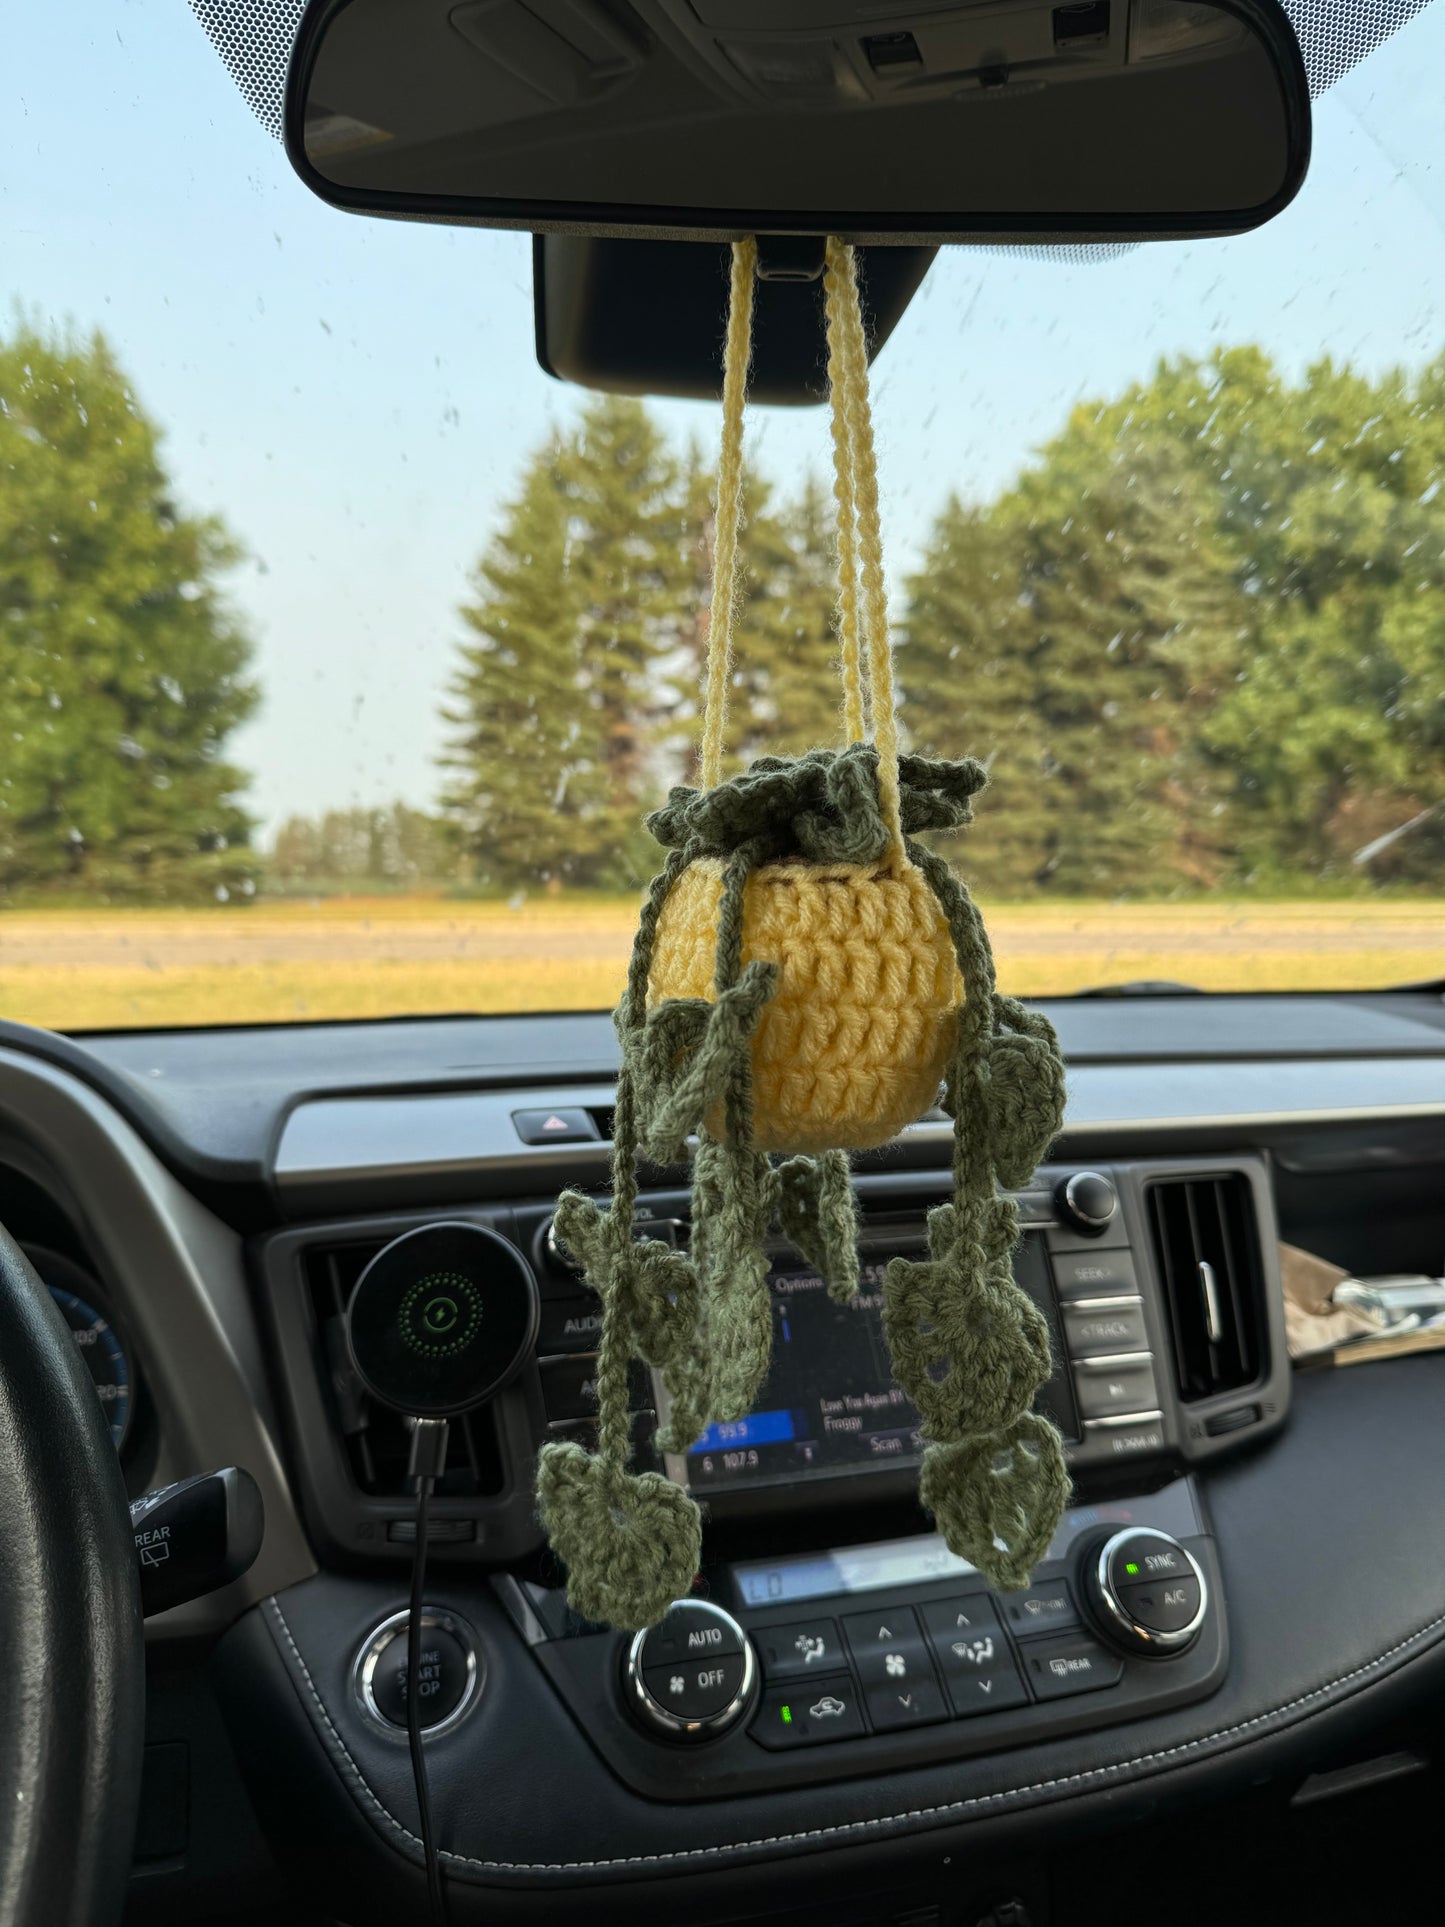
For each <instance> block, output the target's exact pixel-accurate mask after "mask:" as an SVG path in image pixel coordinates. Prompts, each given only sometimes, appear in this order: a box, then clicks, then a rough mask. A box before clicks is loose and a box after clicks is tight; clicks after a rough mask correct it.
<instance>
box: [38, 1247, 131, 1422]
mask: <svg viewBox="0 0 1445 1927" xmlns="http://www.w3.org/2000/svg"><path fill="white" fill-rule="evenodd" d="M25 1255H26V1257H27V1258H28V1259H29V1260H30V1262H31V1264H32V1265H34V1267H35V1269H36V1271H38V1272H39V1274H40V1276H41V1278H42V1279H43V1280H44V1282H45V1285H46V1287H47V1289H48V1290H49V1292H50V1296H51V1297H52V1298H53V1299H54V1300H55V1303H56V1305H57V1307H58V1308H59V1311H60V1315H61V1317H62V1318H64V1320H65V1322H66V1324H67V1325H69V1327H70V1335H71V1337H72V1338H73V1339H74V1340H75V1348H76V1350H77V1351H78V1352H79V1353H80V1356H81V1359H82V1360H83V1361H84V1364H85V1369H86V1370H87V1371H88V1372H89V1373H90V1381H91V1383H92V1385H94V1387H95V1395H96V1397H97V1398H98V1399H99V1400H100V1409H101V1411H102V1412H103V1413H104V1414H105V1422H106V1424H107V1425H108V1426H109V1427H110V1436H111V1441H112V1443H113V1444H114V1446H115V1449H116V1451H117V1452H119V1451H121V1450H122V1449H123V1447H124V1445H125V1441H126V1435H127V1433H128V1432H129V1430H130V1421H131V1414H132V1410H133V1407H134V1403H135V1396H134V1394H135V1374H134V1372H133V1371H132V1369H131V1362H130V1357H129V1355H128V1353H127V1351H126V1347H125V1341H124V1339H123V1338H122V1337H121V1335H120V1333H119V1332H118V1331H117V1330H116V1328H115V1325H114V1323H113V1322H112V1320H111V1318H110V1317H109V1315H108V1314H107V1313H106V1312H105V1311H103V1310H102V1309H101V1306H100V1302H99V1301H100V1289H99V1286H98V1285H97V1284H96V1281H95V1279H94V1278H93V1277H92V1276H91V1275H90V1273H89V1272H88V1271H86V1270H84V1269H83V1268H82V1267H81V1266H80V1265H78V1264H76V1263H75V1261H74V1259H72V1258H67V1257H65V1256H63V1254H62V1253H60V1252H58V1251H47V1250H45V1249H43V1248H42V1247H40V1246H37V1245H32V1246H27V1247H26V1251H25Z"/></svg>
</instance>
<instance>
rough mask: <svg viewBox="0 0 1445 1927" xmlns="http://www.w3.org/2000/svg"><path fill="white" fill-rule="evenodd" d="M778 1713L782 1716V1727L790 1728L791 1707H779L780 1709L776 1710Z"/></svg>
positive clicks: (791, 1719) (791, 1720)
mask: <svg viewBox="0 0 1445 1927" xmlns="http://www.w3.org/2000/svg"><path fill="white" fill-rule="evenodd" d="M778 1711H779V1712H780V1713H781V1714H782V1716H783V1725H784V1726H791V1725H792V1724H793V1709H792V1707H791V1706H780V1707H779V1708H778Z"/></svg>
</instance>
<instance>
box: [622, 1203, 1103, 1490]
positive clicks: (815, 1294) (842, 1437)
mask: <svg viewBox="0 0 1445 1927" xmlns="http://www.w3.org/2000/svg"><path fill="white" fill-rule="evenodd" d="M887 1262H888V1260H887V1258H886V1257H881V1258H876V1259H875V1258H874V1257H873V1255H872V1253H870V1254H869V1256H868V1258H867V1259H866V1260H865V1262H864V1264H863V1266H862V1270H861V1281H860V1288H859V1290H858V1293H857V1295H856V1296H855V1297H854V1298H853V1299H852V1300H851V1301H850V1302H849V1303H848V1304H846V1305H835V1304H834V1303H833V1301H832V1300H831V1299H830V1298H829V1296H828V1294H827V1291H826V1289H825V1288H824V1285H823V1281H822V1279H821V1278H820V1277H819V1276H818V1274H817V1273H816V1272H815V1271H810V1270H808V1269H807V1268H806V1267H805V1266H801V1265H798V1264H795V1263H794V1264H790V1263H788V1262H787V1261H786V1260H779V1261H778V1262H777V1263H776V1264H775V1265H774V1268H773V1271H772V1274H771V1276H770V1278H769V1286H770V1289H771V1292H772V1299H773V1363H772V1368H771V1370H770V1371H769V1373H768V1378H767V1382H766V1384H765V1385H764V1387H763V1391H762V1395H761V1397H760V1398H759V1400H758V1405H757V1409H756V1410H755V1411H753V1412H751V1413H749V1415H748V1416H747V1417H746V1418H741V1419H735V1420H733V1421H732V1422H731V1423H729V1424H725V1425H710V1426H709V1427H708V1429H707V1431H706V1432H704V1434H703V1436H702V1437H701V1438H700V1439H699V1440H698V1442H697V1444H696V1445H695V1446H694V1447H693V1449H692V1451H691V1452H689V1453H688V1454H687V1455H686V1457H685V1458H684V1457H682V1456H680V1455H671V1456H669V1458H668V1461H667V1469H668V1472H669V1473H670V1475H671V1476H672V1477H673V1478H674V1479H677V1480H679V1482H682V1483H686V1484H688V1485H690V1486H691V1487H692V1488H693V1489H694V1490H695V1491H709V1492H716V1491H720V1490H732V1489H736V1488H741V1487H748V1486H757V1485H768V1484H774V1485H776V1484H791V1483H792V1482H794V1481H795V1480H798V1479H806V1478H811V1477H818V1476H831V1475H835V1474H838V1473H849V1472H863V1471H872V1470H877V1469H878V1468H879V1467H881V1466H908V1465H916V1464H917V1462H918V1461H919V1459H920V1458H921V1457H922V1455H923V1447H924V1440H923V1439H922V1437H921V1436H920V1434H919V1429H918V1426H919V1420H918V1412H917V1409H916V1408H915V1407H914V1406H913V1404H912V1403H911V1402H910V1401H909V1400H908V1399H907V1398H905V1397H904V1395H903V1393H902V1392H901V1391H900V1390H899V1389H898V1387H897V1386H896V1385H895V1384H894V1383H893V1378H892V1373H891V1371H890V1368H889V1363H888V1347H887V1345H886V1344H885V1343H884V1339H883V1274H884V1271H885V1269H886V1267H887ZM1014 1276H1015V1277H1016V1278H1017V1279H1018V1281H1019V1283H1020V1284H1021V1285H1022V1286H1023V1288H1024V1290H1025V1291H1026V1292H1027V1293H1028V1294H1029V1296H1030V1297H1031V1298H1032V1299H1033V1300H1034V1302H1035V1304H1037V1305H1038V1306H1039V1308H1040V1310H1041V1311H1042V1312H1043V1314H1044V1316H1045V1318H1046V1319H1047V1321H1048V1325H1049V1338H1050V1343H1051V1345H1052V1348H1053V1354H1054V1357H1055V1359H1056V1360H1057V1359H1058V1358H1060V1357H1061V1356H1062V1352H1061V1348H1060V1344H1059V1333H1058V1314H1057V1311H1056V1309H1055V1306H1054V1294H1053V1286H1052V1282H1051V1280H1050V1277H1049V1269H1048V1258H1047V1256H1046V1254H1045V1252H1044V1249H1043V1240H1042V1239H1041V1238H1040V1237H1038V1236H1037V1235H1032V1236H1030V1235H1025V1237H1024V1239H1023V1241H1022V1242H1021V1244H1020V1245H1019V1248H1018V1250H1017V1251H1016V1253H1015V1254H1014ZM659 1391H660V1387H659ZM1038 1409H1039V1410H1040V1411H1043V1412H1046V1413H1047V1414H1048V1415H1049V1417H1050V1418H1052V1419H1053V1420H1054V1421H1055V1423H1056V1424H1057V1425H1058V1427H1059V1429H1060V1430H1061V1431H1062V1433H1063V1434H1064V1436H1065V1438H1073V1437H1075V1436H1076V1424H1075V1415H1074V1404H1073V1398H1072V1396H1071V1393H1070V1389H1069V1382H1068V1379H1067V1376H1065V1375H1063V1374H1061V1373H1057V1372H1056V1374H1055V1376H1054V1378H1053V1379H1051V1380H1050V1382H1049V1383H1048V1384H1047V1385H1046V1386H1045V1387H1044V1389H1043V1391H1042V1393H1041V1394H1040V1396H1039V1399H1038Z"/></svg>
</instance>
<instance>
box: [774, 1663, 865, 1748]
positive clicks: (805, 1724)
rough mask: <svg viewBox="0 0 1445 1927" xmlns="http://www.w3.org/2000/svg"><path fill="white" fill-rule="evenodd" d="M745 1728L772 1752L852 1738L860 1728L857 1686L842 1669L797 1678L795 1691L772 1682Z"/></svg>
mask: <svg viewBox="0 0 1445 1927" xmlns="http://www.w3.org/2000/svg"><path fill="white" fill-rule="evenodd" d="M748 1731H749V1732H750V1733H751V1734H752V1736H753V1738H754V1739H755V1740H757V1741H759V1742H760V1743H761V1744H762V1745H763V1746H766V1747H769V1748H770V1749H772V1751H774V1752H781V1751H782V1750H783V1749H784V1748H785V1747H790V1746H817V1745H819V1744H821V1743H822V1742H823V1741H825V1740H856V1739H857V1738H858V1737H859V1736H860V1735H861V1734H862V1732H863V1712H862V1708H861V1707H860V1706H859V1704H858V1692H857V1688H856V1687H855V1686H854V1684H853V1682H852V1680H851V1679H850V1678H849V1676H848V1675H847V1674H846V1673H839V1674H837V1675H835V1676H834V1677H833V1678H832V1679H809V1680H799V1681H798V1683H797V1690H796V1691H795V1692H789V1691H788V1689H787V1687H785V1686H775V1687H773V1689H772V1690H771V1691H770V1692H768V1693H765V1694H764V1695H763V1703H762V1706H761V1707H760V1708H759V1711H758V1717H757V1718H756V1719H755V1720H754V1721H753V1723H752V1725H751V1726H750V1727H749V1728H748Z"/></svg>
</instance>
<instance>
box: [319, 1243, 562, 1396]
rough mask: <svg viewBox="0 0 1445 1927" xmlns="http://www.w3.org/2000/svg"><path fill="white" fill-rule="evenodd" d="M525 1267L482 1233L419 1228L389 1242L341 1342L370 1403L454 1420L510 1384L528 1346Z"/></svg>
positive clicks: (362, 1284)
mask: <svg viewBox="0 0 1445 1927" xmlns="http://www.w3.org/2000/svg"><path fill="white" fill-rule="evenodd" d="M538 1309H539V1308H538V1299H537V1284H536V1280H535V1279H534V1278H533V1276H532V1273H531V1270H530V1268H529V1267H528V1264H527V1261H526V1260H525V1259H524V1258H523V1256H522V1254H521V1253H520V1252H519V1251H518V1250H517V1248H516V1246H515V1245H513V1244H509V1243H508V1241H507V1240H506V1239H505V1238H502V1237H499V1236H498V1235H497V1233H496V1232H495V1231H489V1230H487V1229H486V1227H485V1226H483V1225H478V1224H465V1223H460V1222H458V1223H443V1224H429V1225H423V1226H422V1227H421V1229H420V1230H417V1231H407V1232H404V1233H403V1234H402V1236H401V1237H399V1238H393V1239H392V1241H391V1243H390V1244H389V1245H386V1246H385V1247H384V1248H383V1249H382V1250H380V1251H379V1252H377V1254H376V1256H375V1257H374V1258H373V1259H372V1261H371V1263H370V1264H369V1265H368V1266H367V1267H366V1269H365V1271H363V1272H362V1274H361V1276H360V1277H359V1278H358V1279H357V1281H356V1288H355V1290H354V1291H353V1292H352V1294H351V1302H350V1304H349V1305H348V1306H347V1311H346V1333H347V1342H348V1344H349V1345H350V1348H351V1358H352V1363H353V1364H354V1365H355V1367H356V1371H357V1374H358V1376H359V1377H360V1379H361V1382H362V1384H363V1385H364V1386H365V1388H366V1390H367V1391H368V1392H369V1393H370V1394H371V1396H372V1397H373V1398H374V1399H376V1400H377V1402H378V1403H379V1404H382V1405H388V1406H390V1407H391V1408H392V1410H393V1411H397V1412H403V1413H405V1414H406V1415H407V1416H408V1417H412V1418H455V1417H457V1416H458V1414H459V1413H462V1412H465V1411H469V1410H470V1409H471V1407H472V1406H474V1405H480V1404H481V1403H482V1401H483V1400H484V1399H488V1398H491V1397H492V1396H493V1394H494V1393H496V1392H499V1391H500V1390H501V1388H502V1387H503V1386H504V1385H505V1384H506V1383H507V1381H508V1380H509V1379H511V1378H512V1377H513V1376H514V1375H515V1374H516V1372H517V1371H518V1370H519V1369H520V1367H521V1365H522V1362H523V1360H524V1359H525V1358H526V1357H527V1355H528V1354H529V1353H530V1351H531V1350H532V1347H533V1345H534V1344H535V1343H536V1339H537V1319H538Z"/></svg>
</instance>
